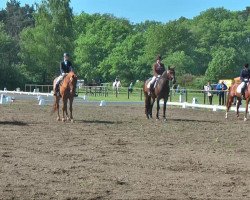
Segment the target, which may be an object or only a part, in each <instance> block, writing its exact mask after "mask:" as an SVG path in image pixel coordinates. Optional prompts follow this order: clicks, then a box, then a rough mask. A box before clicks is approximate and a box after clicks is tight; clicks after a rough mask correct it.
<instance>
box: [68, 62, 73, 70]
mask: <svg viewBox="0 0 250 200" xmlns="http://www.w3.org/2000/svg"><path fill="white" fill-rule="evenodd" d="M68 62H69V64H68V66H69V71H73V67H72V63H71V62H70V61H68Z"/></svg>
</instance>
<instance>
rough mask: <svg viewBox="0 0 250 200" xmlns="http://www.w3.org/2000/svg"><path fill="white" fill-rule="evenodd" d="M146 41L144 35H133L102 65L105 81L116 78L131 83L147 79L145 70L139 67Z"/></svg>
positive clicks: (115, 49)
mask: <svg viewBox="0 0 250 200" xmlns="http://www.w3.org/2000/svg"><path fill="white" fill-rule="evenodd" d="M144 45H145V40H144V37H143V34H141V33H137V34H131V35H129V36H128V37H127V38H126V39H125V40H124V41H123V42H122V43H120V44H118V46H117V47H115V48H114V49H113V51H112V52H111V53H110V54H109V56H108V57H107V58H106V59H104V60H103V62H101V63H100V69H99V70H100V73H101V74H102V75H103V77H104V79H105V80H114V79H115V77H116V76H119V78H120V79H122V80H123V81H125V82H127V83H129V82H130V81H131V80H137V79H141V78H144V77H145V72H146V73H147V71H145V69H144V68H143V66H141V65H139V63H138V58H139V57H140V56H141V55H143V53H144V52H143V50H144Z"/></svg>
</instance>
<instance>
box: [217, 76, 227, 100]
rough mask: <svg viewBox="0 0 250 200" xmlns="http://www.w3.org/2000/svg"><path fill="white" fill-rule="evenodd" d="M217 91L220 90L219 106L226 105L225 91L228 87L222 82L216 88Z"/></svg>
mask: <svg viewBox="0 0 250 200" xmlns="http://www.w3.org/2000/svg"><path fill="white" fill-rule="evenodd" d="M216 90H218V95H219V105H224V103H225V91H226V90H227V86H226V84H225V83H224V81H222V82H221V83H219V84H218V85H217V86H216Z"/></svg>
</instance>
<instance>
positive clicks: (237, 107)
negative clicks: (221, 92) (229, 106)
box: [236, 97, 241, 118]
mask: <svg viewBox="0 0 250 200" xmlns="http://www.w3.org/2000/svg"><path fill="white" fill-rule="evenodd" d="M237 100H238V101H237V104H236V116H237V117H238V118H239V116H240V115H239V108H240V104H241V98H240V97H237Z"/></svg>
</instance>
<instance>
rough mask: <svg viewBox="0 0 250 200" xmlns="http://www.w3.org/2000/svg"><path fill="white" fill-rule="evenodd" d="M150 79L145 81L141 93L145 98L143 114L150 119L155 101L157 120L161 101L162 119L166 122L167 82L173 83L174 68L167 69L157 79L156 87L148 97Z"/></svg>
mask: <svg viewBox="0 0 250 200" xmlns="http://www.w3.org/2000/svg"><path fill="white" fill-rule="evenodd" d="M149 81H150V79H148V80H146V81H145V83H144V87H143V91H144V97H145V114H146V116H147V118H148V119H149V118H152V109H153V106H154V102H155V99H156V101H157V113H156V119H159V110H160V100H161V99H163V101H164V104H163V118H164V119H165V120H166V104H167V101H168V96H169V92H170V87H169V81H173V83H175V81H176V79H175V70H174V68H169V69H167V70H166V71H165V72H164V73H163V74H162V75H161V77H160V78H159V80H158V82H157V85H156V87H155V89H154V92H153V93H152V94H151V95H150V96H149V95H148V88H147V84H148V82H149Z"/></svg>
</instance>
